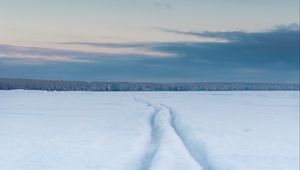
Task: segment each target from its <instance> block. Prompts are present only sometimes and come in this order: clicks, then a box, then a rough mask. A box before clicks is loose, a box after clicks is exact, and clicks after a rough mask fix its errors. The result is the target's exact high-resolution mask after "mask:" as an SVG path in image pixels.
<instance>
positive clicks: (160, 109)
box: [0, 90, 299, 170]
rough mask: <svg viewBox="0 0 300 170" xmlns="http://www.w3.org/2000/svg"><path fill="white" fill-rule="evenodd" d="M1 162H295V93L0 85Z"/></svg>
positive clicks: (168, 165)
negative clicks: (88, 89)
mask: <svg viewBox="0 0 300 170" xmlns="http://www.w3.org/2000/svg"><path fill="white" fill-rule="evenodd" d="M0 101H1V102H0V169H3V170H41V169H43V170H50V169H51V170H52V169H59V170H68V169H70V170H86V169H92V170H94V169H98V170H99V169H103V170H147V169H151V170H176V169H178V170H183V169H184V170H194V169H199V170H200V169H203V170H298V169H299V91H276V92H275V91H243V92H242V91H228V92H222V91H220V92H55V91H53V92H46V91H26V90H11V91H6V90H3V91H0Z"/></svg>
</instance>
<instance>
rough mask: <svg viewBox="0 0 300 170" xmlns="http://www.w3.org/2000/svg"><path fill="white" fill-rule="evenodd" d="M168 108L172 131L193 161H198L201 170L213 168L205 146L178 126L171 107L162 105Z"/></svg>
mask: <svg viewBox="0 0 300 170" xmlns="http://www.w3.org/2000/svg"><path fill="white" fill-rule="evenodd" d="M163 106H164V107H166V108H168V110H169V112H170V114H171V126H172V127H173V128H174V131H175V132H176V134H177V135H178V137H179V138H180V139H181V141H182V142H183V144H184V146H185V148H186V149H187V150H188V151H189V153H190V155H191V156H192V157H193V158H194V160H195V161H197V162H198V164H200V165H201V166H202V169H203V170H213V169H214V168H213V167H212V166H211V165H210V163H209V161H208V158H207V151H206V147H204V146H202V145H201V143H200V141H196V140H194V139H192V136H191V135H188V134H186V133H185V131H184V130H183V129H182V128H180V125H179V121H178V117H177V116H176V115H177V113H176V112H175V111H173V109H172V108H170V107H168V106H166V105H163Z"/></svg>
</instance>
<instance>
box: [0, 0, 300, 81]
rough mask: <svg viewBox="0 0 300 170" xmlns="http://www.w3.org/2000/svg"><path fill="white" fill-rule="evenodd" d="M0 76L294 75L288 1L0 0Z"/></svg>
mask: <svg viewBox="0 0 300 170" xmlns="http://www.w3.org/2000/svg"><path fill="white" fill-rule="evenodd" d="M0 77H11V78H36V79H66V80H87V81H163V82H170V81H176V82H178V81H248V82H284V83H290V82H298V81H299V1H298V0H285V1H281V0H251V1H250V0H244V1H241V0H226V1H225V0H212V1H206V0H205V1H204V0H186V1H182V0H154V1H152V0H147V1H146V0H110V1H109V0H90V1H84V0H72V1H69V0H51V1H50V0H44V1H39V0H0Z"/></svg>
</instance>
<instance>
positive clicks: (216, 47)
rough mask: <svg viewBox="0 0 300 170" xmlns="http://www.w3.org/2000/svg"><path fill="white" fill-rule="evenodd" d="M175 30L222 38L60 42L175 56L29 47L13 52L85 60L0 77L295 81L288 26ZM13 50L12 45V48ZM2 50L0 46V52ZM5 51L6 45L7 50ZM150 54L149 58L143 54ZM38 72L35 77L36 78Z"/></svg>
mask: <svg viewBox="0 0 300 170" xmlns="http://www.w3.org/2000/svg"><path fill="white" fill-rule="evenodd" d="M163 31H168V32H171V33H176V34H185V35H188V36H196V37H211V38H220V39H224V40H226V41H225V42H159V43H157V42H145V43H143V42H142V43H96V42H66V43H65V45H67V44H70V45H76V44H77V45H84V46H93V47H95V48H97V47H106V48H111V49H112V50H114V49H117V48H138V49H141V50H144V51H153V52H158V53H166V54H174V55H175V56H176V57H160V58H158V57H151V54H149V55H144V56H143V55H140V54H131V55H128V54H99V53H87V52H78V51H60V50H59V51H55V50H53V49H42V50H41V51H40V50H39V49H35V48H33V49H32V48H29V49H26V50H24V49H23V50H21V51H20V50H19V49H18V50H17V51H18V52H19V53H25V52H26V53H29V54H43V55H44V56H45V55H46V56H49V57H51V56H52V55H54V54H55V55H59V56H61V55H63V56H79V58H80V59H88V60H89V61H92V62H89V63H86V62H57V63H55V70H53V69H51V68H52V67H53V65H52V64H51V63H50V64H48V65H47V64H45V65H44V67H42V68H41V67H38V66H36V69H35V70H34V71H33V69H32V67H26V66H17V65H3V64H1V59H0V66H1V67H0V77H1V76H2V77H8V76H14V77H16V76H18V75H23V76H27V77H26V78H40V77H42V78H45V77H46V78H47V77H48V78H50V79H51V78H52V79H75V80H100V81H101V80H106V81H250V82H281V83H282V82H292V83H295V82H299V30H298V29H294V26H292V27H291V26H284V27H280V28H279V27H276V28H274V29H272V30H269V31H264V32H244V31H223V32H212V31H206V32H183V31H177V30H168V29H164V30H163ZM13 49H14V48H13ZM3 50H4V51H5V48H3V46H0V51H2V53H3ZM6 50H12V49H7V47H6ZM149 56H150V57H149ZM39 76H40V77H39Z"/></svg>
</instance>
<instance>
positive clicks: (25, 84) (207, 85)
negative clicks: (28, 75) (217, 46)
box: [0, 78, 299, 91]
mask: <svg viewBox="0 0 300 170" xmlns="http://www.w3.org/2000/svg"><path fill="white" fill-rule="evenodd" d="M13 89H25V90H47V91H238V90H243V91H245V90H299V84H280V83H246V82H196V83H189V82H184V83H151V82H85V81H64V80H31V79H6V78H2V79H1V78H0V90H13Z"/></svg>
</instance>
